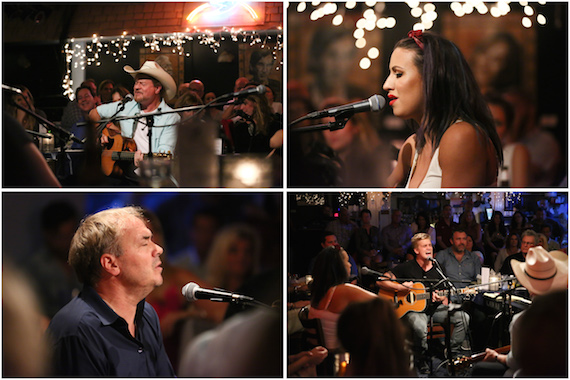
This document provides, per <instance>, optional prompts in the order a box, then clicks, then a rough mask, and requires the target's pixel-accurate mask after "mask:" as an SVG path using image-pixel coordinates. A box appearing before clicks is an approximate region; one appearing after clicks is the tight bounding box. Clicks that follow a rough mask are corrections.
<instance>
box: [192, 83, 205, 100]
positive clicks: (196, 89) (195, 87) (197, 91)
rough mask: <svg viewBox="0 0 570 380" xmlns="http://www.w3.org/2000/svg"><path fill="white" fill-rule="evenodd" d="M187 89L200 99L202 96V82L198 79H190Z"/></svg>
mask: <svg viewBox="0 0 570 380" xmlns="http://www.w3.org/2000/svg"><path fill="white" fill-rule="evenodd" d="M188 91H192V92H194V93H195V94H196V95H198V97H199V98H200V100H202V99H203V98H204V83H202V81H201V80H199V79H194V80H192V81H190V84H189V86H188Z"/></svg>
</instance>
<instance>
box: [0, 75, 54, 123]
mask: <svg viewBox="0 0 570 380" xmlns="http://www.w3.org/2000/svg"><path fill="white" fill-rule="evenodd" d="M14 87H15V88H17V89H19V90H20V91H21V93H19V94H18V93H12V94H11V95H10V97H8V98H7V99H8V102H6V103H5V104H4V107H5V110H6V112H7V113H8V114H9V115H10V116H12V117H13V118H14V119H16V120H17V121H18V122H19V123H20V124H21V125H22V127H24V129H26V130H29V131H35V132H46V130H45V128H44V130H40V122H38V120H37V118H36V117H35V116H33V115H30V114H28V113H27V112H26V111H23V110H21V109H19V108H17V107H16V106H15V105H14V104H17V105H19V106H20V107H23V108H25V109H27V110H28V111H31V112H34V113H36V114H38V115H39V116H42V117H44V118H45V117H46V114H45V112H43V111H42V110H38V109H36V107H35V102H34V97H33V96H32V93H31V92H30V90H28V88H27V87H24V86H21V85H20V86H14Z"/></svg>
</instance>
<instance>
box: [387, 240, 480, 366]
mask: <svg viewBox="0 0 570 380" xmlns="http://www.w3.org/2000/svg"><path fill="white" fill-rule="evenodd" d="M411 243H412V248H413V250H414V252H415V254H416V257H415V259H414V260H410V261H406V262H404V263H402V264H399V265H398V266H396V267H394V268H393V269H392V270H391V271H389V272H386V273H385V275H386V276H388V277H389V278H391V279H393V280H394V281H378V282H377V283H376V284H377V285H378V286H379V287H380V288H381V289H385V290H388V291H390V292H396V295H397V296H398V297H406V296H407V294H408V293H409V292H410V289H411V288H412V286H414V283H413V282H412V281H408V280H406V281H403V282H402V283H399V282H396V281H398V279H423V281H422V283H423V284H424V286H426V287H427V288H428V289H430V291H433V290H435V289H433V288H432V286H433V285H435V283H436V282H438V281H440V280H441V279H442V278H441V276H440V274H439V273H438V272H437V270H436V268H435V265H434V264H433V262H432V261H431V260H430V258H432V257H433V246H432V245H431V239H430V236H429V235H428V234H425V233H419V234H416V235H414V236H413V238H412V241H411ZM448 302H449V300H448V298H447V297H445V296H443V295H439V294H438V293H437V292H435V291H434V292H433V293H432V295H431V302H429V303H428V306H427V308H426V309H425V310H424V311H422V312H417V311H409V312H407V313H406V314H405V315H404V316H403V317H402V320H403V321H404V323H406V324H407V325H408V326H409V327H410V328H411V331H412V336H413V351H414V361H415V365H416V369H417V370H418V371H419V372H420V373H422V374H426V373H429V371H430V368H429V367H430V366H429V364H428V362H429V354H428V344H427V332H428V321H429V319H430V318H431V319H433V321H434V322H436V323H444V322H445V321H447V323H451V324H453V325H454V328H453V330H452V333H451V338H450V339H451V353H452V355H453V356H454V357H456V356H460V355H461V344H462V343H463V341H464V340H465V336H466V328H467V326H469V315H468V314H466V313H465V312H463V311H459V310H453V311H450V310H448V306H447V305H448ZM448 314H449V318H450V319H449V320H447V319H448Z"/></svg>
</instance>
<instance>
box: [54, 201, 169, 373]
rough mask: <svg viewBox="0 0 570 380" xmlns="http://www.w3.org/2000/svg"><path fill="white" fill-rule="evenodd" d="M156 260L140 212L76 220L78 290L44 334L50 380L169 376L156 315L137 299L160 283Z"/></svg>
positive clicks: (72, 253) (157, 251)
mask: <svg viewBox="0 0 570 380" xmlns="http://www.w3.org/2000/svg"><path fill="white" fill-rule="evenodd" d="M161 254H162V248H161V247H160V246H158V245H157V244H155V243H154V242H153V240H152V233H151V231H150V229H148V228H147V226H146V224H145V219H144V218H143V216H142V212H141V210H140V209H139V208H135V207H125V208H120V209H110V210H105V211H101V212H99V213H97V214H94V215H91V216H89V217H88V218H86V219H85V220H84V221H83V222H82V224H81V225H80V226H79V228H78V230H77V232H76V233H75V236H74V237H73V240H72V243H71V248H70V250H69V263H70V264H71V266H72V267H73V269H74V270H75V272H76V274H77V277H78V278H79V280H80V281H81V282H82V283H83V284H84V286H83V290H82V291H81V293H79V295H78V296H77V297H75V298H74V299H73V300H71V302H69V303H68V304H67V305H66V306H64V307H63V308H62V309H61V310H60V311H59V312H58V313H57V314H56V315H55V316H54V318H53V319H52V321H51V323H50V325H49V328H48V335H49V338H50V339H51V341H52V343H53V371H54V373H53V375H54V376H73V377H78V376H86V377H99V376H117V377H173V376H175V374H174V370H173V369H172V365H171V364H170V360H169V359H168V357H167V355H166V351H165V349H164V345H163V341H162V334H161V332H160V323H159V320H158V316H157V314H156V312H155V311H154V309H153V308H152V306H150V305H149V304H148V303H146V302H145V300H144V298H145V297H146V296H147V295H148V294H149V293H150V292H151V291H152V290H153V289H154V288H155V287H157V286H160V285H161V284H162V281H163V280H162V267H161V260H160V255H161Z"/></svg>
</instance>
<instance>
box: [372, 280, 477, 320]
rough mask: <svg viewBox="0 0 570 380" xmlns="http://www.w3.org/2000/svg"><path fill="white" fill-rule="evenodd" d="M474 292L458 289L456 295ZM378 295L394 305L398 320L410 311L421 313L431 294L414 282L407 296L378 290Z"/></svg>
mask: <svg viewBox="0 0 570 380" xmlns="http://www.w3.org/2000/svg"><path fill="white" fill-rule="evenodd" d="M474 292H476V290H475V289H473V288H464V289H459V290H458V293H460V294H468V293H474ZM436 293H437V294H439V295H446V294H447V293H448V291H446V290H437V291H436ZM378 295H379V296H381V297H384V298H386V299H388V300H390V301H392V302H393V303H394V306H395V311H396V315H397V316H398V318H402V317H403V316H404V315H406V314H407V313H409V312H411V311H415V312H418V313H421V312H422V311H424V310H425V309H426V307H427V304H428V300H430V299H431V293H430V292H426V287H425V286H424V284H422V283H421V282H414V284H413V285H412V287H411V289H410V292H409V293H407V294H405V295H404V294H403V293H402V295H400V294H398V292H395V291H393V290H384V289H380V291H379V292H378Z"/></svg>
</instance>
